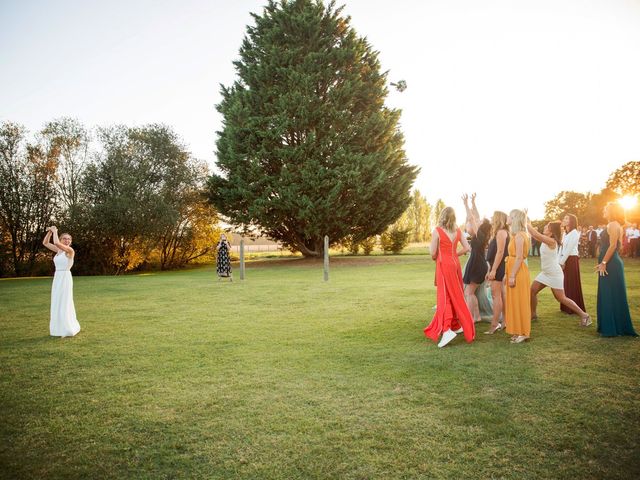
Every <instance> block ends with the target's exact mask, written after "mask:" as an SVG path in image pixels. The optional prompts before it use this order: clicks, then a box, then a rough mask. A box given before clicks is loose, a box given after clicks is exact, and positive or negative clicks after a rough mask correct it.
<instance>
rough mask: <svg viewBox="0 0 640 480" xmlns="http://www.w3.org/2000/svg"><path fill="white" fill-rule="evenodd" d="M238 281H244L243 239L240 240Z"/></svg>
mask: <svg viewBox="0 0 640 480" xmlns="http://www.w3.org/2000/svg"><path fill="white" fill-rule="evenodd" d="M240 280H244V238H241V239H240Z"/></svg>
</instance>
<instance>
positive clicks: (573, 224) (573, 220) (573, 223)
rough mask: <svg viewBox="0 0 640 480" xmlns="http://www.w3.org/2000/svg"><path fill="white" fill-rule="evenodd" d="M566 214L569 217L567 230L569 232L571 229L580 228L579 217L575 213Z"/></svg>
mask: <svg viewBox="0 0 640 480" xmlns="http://www.w3.org/2000/svg"><path fill="white" fill-rule="evenodd" d="M566 216H567V217H569V225H567V227H566V229H565V230H566V231H567V233H569V232H570V231H571V230H575V229H576V228H578V217H576V216H575V215H574V214H573V213H567V214H566Z"/></svg>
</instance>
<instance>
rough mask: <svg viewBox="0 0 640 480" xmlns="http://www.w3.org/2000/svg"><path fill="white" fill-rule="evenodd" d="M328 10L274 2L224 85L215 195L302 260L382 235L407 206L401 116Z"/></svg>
mask: <svg viewBox="0 0 640 480" xmlns="http://www.w3.org/2000/svg"><path fill="white" fill-rule="evenodd" d="M341 12H342V9H341V8H336V7H335V4H334V3H333V2H332V3H330V4H328V5H326V6H325V5H324V4H323V3H322V2H321V1H312V0H291V1H287V0H283V1H281V2H275V1H270V2H269V3H268V5H267V6H266V7H265V8H264V11H263V13H262V14H261V15H257V14H253V18H254V20H255V26H249V27H247V35H246V37H245V38H244V40H243V42H242V46H241V48H240V59H239V60H238V61H236V62H234V64H235V67H236V71H237V77H238V78H237V80H236V81H235V82H234V83H233V85H231V86H228V87H225V86H222V90H221V91H222V101H221V103H220V104H219V105H218V106H217V108H218V110H219V111H220V113H222V115H223V117H224V120H223V129H222V131H220V132H218V140H217V162H216V163H217V167H218V169H219V172H220V173H219V174H214V175H212V176H211V177H210V179H209V183H208V186H209V196H210V199H211V201H212V203H213V204H214V205H215V206H216V207H217V209H218V211H219V212H220V213H221V214H223V215H224V216H225V217H226V218H227V220H228V221H229V222H230V223H232V224H234V225H236V226H240V227H242V228H244V229H245V231H249V230H258V231H260V232H261V233H264V234H266V235H268V236H270V237H272V238H273V239H276V240H279V241H280V242H282V243H283V244H284V245H285V246H287V247H289V248H292V249H294V250H298V251H300V252H302V253H303V254H304V255H306V256H317V255H320V254H321V253H322V248H323V247H322V239H323V237H324V235H328V236H329V238H330V240H331V243H332V244H333V243H337V242H339V241H341V240H342V239H344V238H346V237H350V238H352V239H353V240H354V241H360V240H363V239H365V238H368V237H370V236H372V235H376V234H380V233H382V232H383V231H384V230H385V228H386V227H387V225H389V224H390V223H392V222H393V221H395V220H396V219H397V218H398V217H399V216H400V215H401V214H402V212H403V211H404V210H405V209H406V208H407V206H408V205H409V202H410V195H411V193H410V190H411V186H412V184H413V181H414V180H415V177H416V175H417V173H418V168H417V167H414V166H411V165H409V164H408V162H407V158H406V154H405V151H404V148H403V147H404V139H403V135H402V133H401V131H400V129H399V125H398V122H399V119H400V111H399V110H394V109H390V108H387V107H386V106H385V104H384V101H385V98H386V96H387V93H388V91H387V87H386V80H387V74H386V72H381V71H380V62H379V60H378V53H377V52H375V51H374V50H373V49H372V48H371V46H370V45H369V44H368V43H367V41H366V40H365V39H364V38H362V37H359V36H358V35H357V34H356V32H355V30H354V29H353V28H352V27H351V25H350V18H349V17H345V16H343V15H342V13H341Z"/></svg>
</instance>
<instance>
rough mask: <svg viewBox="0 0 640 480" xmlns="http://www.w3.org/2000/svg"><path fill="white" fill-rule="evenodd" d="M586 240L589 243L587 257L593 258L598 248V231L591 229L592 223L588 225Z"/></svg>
mask: <svg viewBox="0 0 640 480" xmlns="http://www.w3.org/2000/svg"><path fill="white" fill-rule="evenodd" d="M587 242H588V244H589V258H595V256H596V250H597V248H598V232H596V231H595V230H594V229H593V225H589V230H587Z"/></svg>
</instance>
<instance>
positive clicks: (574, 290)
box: [558, 213, 586, 314]
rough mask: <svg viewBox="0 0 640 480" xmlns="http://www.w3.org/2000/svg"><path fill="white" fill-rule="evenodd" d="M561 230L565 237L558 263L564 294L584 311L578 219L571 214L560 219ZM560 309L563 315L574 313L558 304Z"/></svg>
mask: <svg viewBox="0 0 640 480" xmlns="http://www.w3.org/2000/svg"><path fill="white" fill-rule="evenodd" d="M562 228H563V229H564V231H565V235H564V238H563V240H562V247H561V249H560V254H559V255H560V257H559V259H558V262H559V263H560V266H561V267H562V270H563V272H564V293H565V294H566V296H567V297H569V298H570V299H571V300H573V301H574V302H575V303H576V305H578V307H580V309H581V310H583V311H584V310H586V308H585V307H584V298H583V296H582V281H581V280H580V257H579V256H578V253H579V252H578V245H579V243H580V231H579V230H578V218H577V217H576V216H575V215H573V214H571V213H569V214H567V215H565V216H564V218H563V219H562ZM560 309H561V310H562V311H563V312H565V313H570V314H572V313H574V312H573V311H572V310H571V309H570V308H569V307H567V306H565V305H563V304H560Z"/></svg>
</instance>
